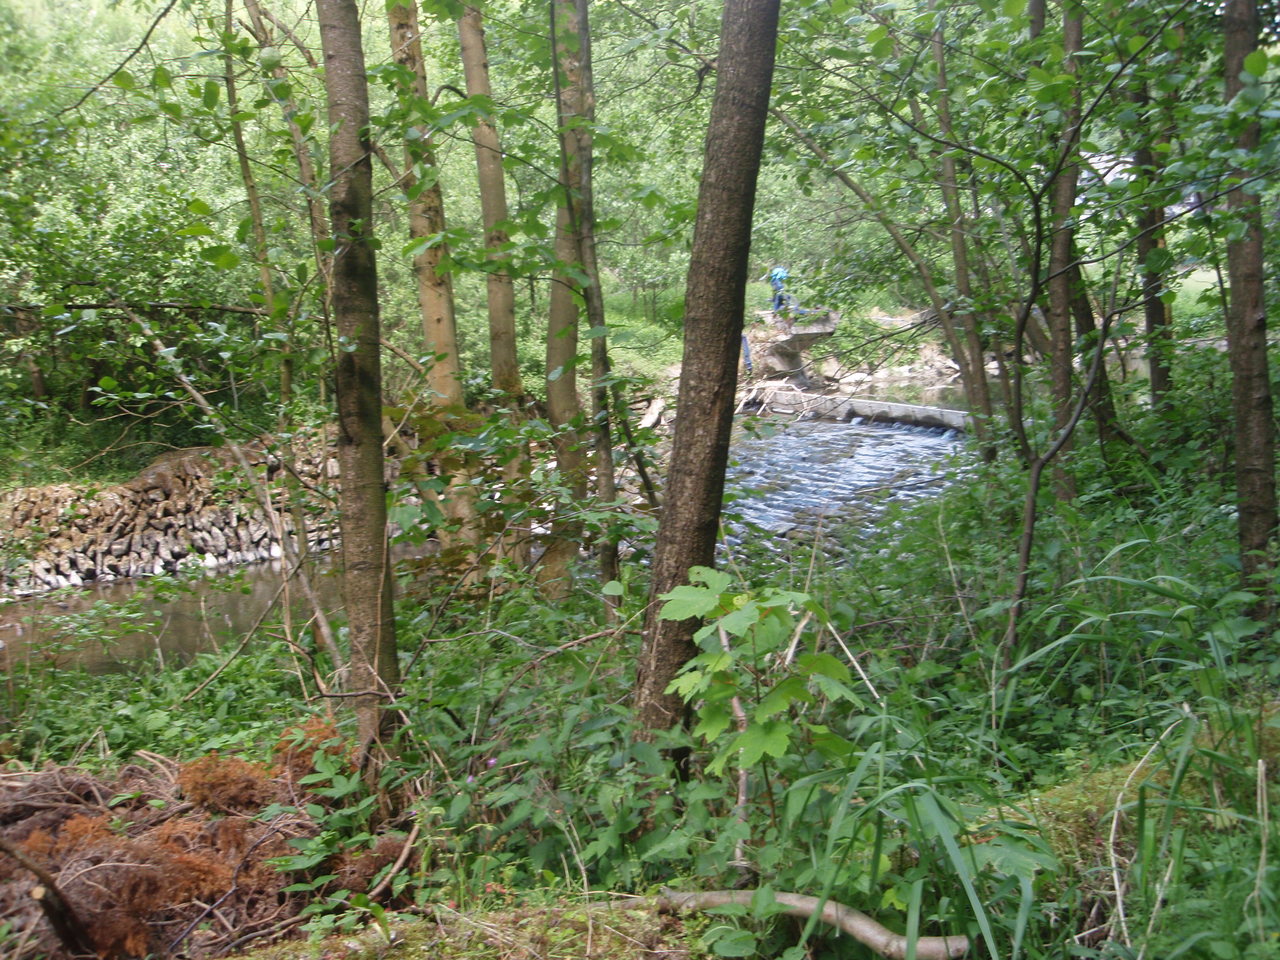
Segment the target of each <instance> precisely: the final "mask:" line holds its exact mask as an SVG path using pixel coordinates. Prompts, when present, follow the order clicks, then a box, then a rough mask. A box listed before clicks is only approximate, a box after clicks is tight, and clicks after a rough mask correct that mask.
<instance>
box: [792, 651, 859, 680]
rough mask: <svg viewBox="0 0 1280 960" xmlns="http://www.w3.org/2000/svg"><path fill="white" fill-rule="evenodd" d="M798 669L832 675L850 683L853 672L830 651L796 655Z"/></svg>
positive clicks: (831, 676) (827, 675) (802, 671)
mask: <svg viewBox="0 0 1280 960" xmlns="http://www.w3.org/2000/svg"><path fill="white" fill-rule="evenodd" d="M796 669H798V670H799V671H800V672H801V673H804V674H809V675H812V674H817V675H819V676H823V677H830V678H831V679H832V680H838V681H840V682H841V683H848V682H849V680H850V678H851V676H852V674H850V673H849V668H848V667H847V666H845V665H844V664H843V663H841V662H840V661H839V660H837V659H836V658H835V657H833V656H832V655H831V654H829V653H802V654H801V655H800V656H798V657H796Z"/></svg>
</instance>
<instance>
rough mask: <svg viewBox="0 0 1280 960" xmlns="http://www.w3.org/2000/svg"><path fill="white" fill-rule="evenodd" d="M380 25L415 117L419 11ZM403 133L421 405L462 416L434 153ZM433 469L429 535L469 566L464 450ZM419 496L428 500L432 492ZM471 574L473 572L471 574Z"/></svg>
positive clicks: (472, 521)
mask: <svg viewBox="0 0 1280 960" xmlns="http://www.w3.org/2000/svg"><path fill="white" fill-rule="evenodd" d="M387 25H388V27H389V29H390V37H391V57H392V59H393V60H395V62H396V63H397V64H399V65H400V66H401V67H402V68H403V69H404V76H405V77H406V78H407V80H406V82H405V84H404V85H403V87H402V89H401V90H400V91H399V93H400V96H401V98H402V101H403V102H404V103H405V105H406V106H407V107H408V114H409V116H411V117H412V116H417V115H421V113H422V112H424V111H425V110H427V109H428V108H429V105H430V94H429V93H428V90H427V75H426V63H425V62H424V60H423V57H422V28H421V26H420V25H419V23H418V5H417V4H416V3H415V2H414V0H403V2H401V3H397V4H395V5H394V6H390V7H388V8H387ZM406 133H408V134H409V136H407V137H406V138H405V144H404V159H405V169H404V173H403V175H402V176H401V178H400V186H401V188H402V189H403V190H404V192H405V196H407V197H408V198H409V200H408V209H409V239H410V240H411V241H416V242H417V243H418V244H419V246H420V249H419V250H418V252H417V253H415V254H414V256H413V273H414V279H415V280H416V281H417V293H418V312H419V313H420V315H421V317H422V339H423V345H424V346H425V347H426V350H427V353H428V354H430V356H431V363H430V364H429V365H428V366H427V390H428V394H429V397H428V401H427V402H428V404H429V405H430V406H431V407H433V408H434V414H435V416H436V417H438V418H443V419H444V420H445V421H449V420H453V419H454V418H455V417H456V416H457V415H458V414H460V413H462V412H463V410H464V407H465V401H464V397H463V392H462V366H461V362H460V361H459V358H458V327H457V318H456V316H455V313H454V303H453V281H452V280H451V279H450V278H449V275H448V274H447V273H442V272H441V270H440V265H441V263H443V262H444V258H445V257H446V256H447V255H448V252H449V248H448V246H447V245H446V244H445V243H444V242H443V240H442V239H441V237H442V236H443V235H444V232H445V216H444V193H443V192H442V191H441V189H440V183H439V180H438V178H437V177H436V173H437V172H438V167H437V166H436V158H435V149H434V146H433V144H432V138H431V130H430V128H429V127H427V125H426V124H423V123H418V124H415V125H414V126H412V127H411V128H410V129H409V130H408V131H406ZM420 170H421V171H424V172H426V173H427V175H428V176H430V177H431V182H430V183H429V184H428V185H426V186H424V187H419V185H418V179H419V173H418V172H419V171H420ZM436 459H437V462H438V464H439V467H440V471H441V473H442V474H443V475H445V476H447V477H448V479H449V487H448V489H447V490H445V491H444V493H443V495H440V497H439V500H440V509H441V512H442V513H443V514H444V515H445V517H447V518H448V520H449V523H448V525H447V526H446V527H445V528H444V529H442V530H438V531H436V535H437V537H438V538H439V539H440V543H441V546H442V547H443V548H444V549H449V548H450V547H452V548H454V550H455V551H457V550H459V549H460V550H461V551H462V556H461V557H460V558H459V559H464V560H467V561H468V562H469V561H470V557H469V556H467V555H468V554H470V553H473V552H474V547H475V545H476V544H477V543H478V542H479V538H480V535H479V531H478V530H477V528H476V508H475V488H474V487H473V486H472V485H471V483H470V480H469V475H470V473H471V464H470V463H468V462H467V458H466V455H465V448H463V447H459V446H457V445H450V447H449V449H448V451H441V452H440V454H439V455H438V456H437V458H436ZM424 495H425V496H430V497H433V498H434V497H435V496H436V494H435V493H434V492H433V491H425V490H424ZM471 569H472V570H473V572H474V568H471Z"/></svg>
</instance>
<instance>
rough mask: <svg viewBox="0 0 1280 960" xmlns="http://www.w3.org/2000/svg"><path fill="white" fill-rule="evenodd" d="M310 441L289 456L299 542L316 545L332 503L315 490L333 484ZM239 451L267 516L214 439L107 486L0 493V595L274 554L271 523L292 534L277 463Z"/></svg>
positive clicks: (328, 527) (250, 450) (275, 535)
mask: <svg viewBox="0 0 1280 960" xmlns="http://www.w3.org/2000/svg"><path fill="white" fill-rule="evenodd" d="M317 446H318V447H319V449H318V450H317V451H314V452H310V453H305V454H300V455H299V456H298V457H297V458H296V466H295V470H296V473H297V475H298V477H299V478H300V479H301V480H302V481H303V483H304V486H305V488H309V492H308V493H307V494H306V496H305V499H304V502H305V504H306V506H305V510H306V513H307V528H308V529H307V539H308V543H309V545H310V546H311V547H312V548H313V549H317V550H322V549H325V548H327V547H328V546H330V544H331V542H332V541H333V539H334V538H335V537H336V523H335V517H336V511H335V510H334V509H332V508H330V507H329V503H330V502H331V501H329V500H327V499H326V496H325V495H323V493H322V491H323V490H324V489H325V488H331V487H333V486H334V484H336V478H337V473H338V465H337V462H336V461H335V460H333V459H332V458H331V456H330V455H329V453H328V451H327V450H325V449H324V447H323V445H317ZM242 449H243V450H244V452H245V454H246V455H247V457H248V459H249V462H250V464H251V465H252V466H253V468H254V470H255V472H256V473H257V474H258V475H259V477H260V478H261V479H262V480H265V481H266V482H267V489H268V490H270V493H271V498H272V508H273V512H274V513H275V514H276V517H277V521H276V522H272V521H271V520H269V519H268V516H267V515H266V513H265V512H264V511H263V509H262V507H261V506H259V505H258V502H257V499H256V498H255V497H254V495H253V494H252V493H251V492H250V491H249V490H248V489H247V486H246V480H245V478H244V477H243V476H242V474H241V471H240V469H239V467H238V466H237V464H236V461H235V459H234V458H233V456H232V454H231V452H230V451H229V450H227V449H225V448H215V447H198V448H194V449H190V450H179V451H175V452H174V453H171V454H166V455H165V456H163V457H160V458H159V459H158V460H156V461H155V462H154V463H153V464H152V465H151V466H150V467H148V468H147V469H146V470H145V471H143V472H142V474H140V475H139V476H138V477H136V478H134V479H133V480H130V481H128V482H127V483H122V484H120V485H118V486H114V487H106V488H92V487H87V486H80V485H75V484H57V485H54V486H49V487H33V488H26V489H19V490H11V491H9V492H7V493H5V494H3V495H0V596H6V595H7V596H22V595H25V594H31V593H39V592H42V591H45V590H52V589H57V588H59V587H66V586H79V585H81V584H84V583H88V582H92V581H97V580H115V579H118V578H121V577H140V576H154V575H157V574H161V573H172V572H174V571H175V570H177V569H178V567H179V565H181V564H184V563H194V564H200V565H202V566H205V567H210V568H213V567H222V566H230V565H233V564H239V563H252V562H255V561H260V560H268V559H271V558H275V557H279V556H281V554H282V552H283V551H282V549H281V546H280V533H281V529H283V533H284V535H285V536H293V520H292V517H291V515H290V511H289V510H288V509H287V500H288V496H289V495H288V492H287V489H286V485H285V483H284V466H283V464H282V463H281V461H280V459H279V457H277V456H276V455H275V454H273V453H270V452H268V451H267V450H266V449H264V448H262V447H258V446H249V447H244V448H242Z"/></svg>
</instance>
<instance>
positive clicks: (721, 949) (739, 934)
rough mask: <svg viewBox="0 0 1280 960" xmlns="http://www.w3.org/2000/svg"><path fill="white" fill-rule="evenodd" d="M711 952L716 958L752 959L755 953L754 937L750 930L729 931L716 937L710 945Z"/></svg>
mask: <svg viewBox="0 0 1280 960" xmlns="http://www.w3.org/2000/svg"><path fill="white" fill-rule="evenodd" d="M711 952H712V953H714V954H715V955H716V956H718V957H753V956H755V953H756V935H755V934H754V933H752V932H751V931H750V930H730V931H729V932H728V933H726V934H724V936H721V937H717V938H716V941H715V943H713V944H711Z"/></svg>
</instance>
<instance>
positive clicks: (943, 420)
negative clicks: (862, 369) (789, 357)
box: [738, 385, 969, 432]
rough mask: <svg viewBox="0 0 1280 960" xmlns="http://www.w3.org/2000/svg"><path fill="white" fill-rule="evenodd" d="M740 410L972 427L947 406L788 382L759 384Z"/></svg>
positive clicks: (964, 415) (963, 415)
mask: <svg viewBox="0 0 1280 960" xmlns="http://www.w3.org/2000/svg"><path fill="white" fill-rule="evenodd" d="M738 408H739V409H740V410H753V409H754V410H764V411H766V412H768V413H783V414H792V415H795V416H807V417H812V418H815V419H819V418H820V419H824V420H853V419H855V418H857V417H861V418H863V419H864V420H887V421H889V422H892V423H908V424H912V425H913V426H917V427H941V428H943V429H946V430H958V431H961V432H964V431H967V430H968V429H969V414H967V413H965V412H964V411H963V410H948V409H947V408H945V407H923V406H917V405H915V404H910V403H892V402H889V401H885V400H867V399H863V398H861V397H846V396H841V395H839V394H825V393H805V392H803V391H800V390H796V389H795V388H793V387H789V386H776V385H759V386H755V387H752V388H751V389H750V390H748V391H747V392H746V393H745V394H744V395H743V397H742V399H741V400H740V401H739V402H738Z"/></svg>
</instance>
